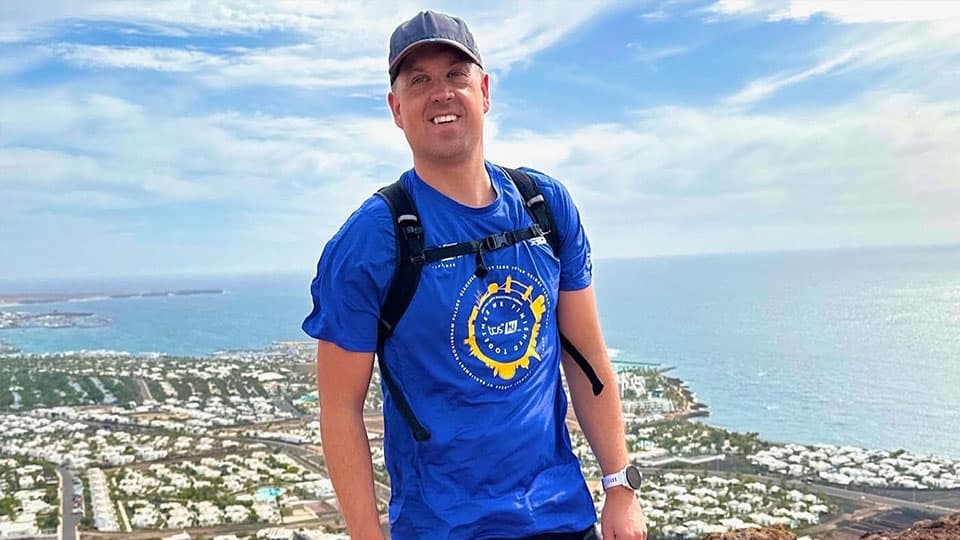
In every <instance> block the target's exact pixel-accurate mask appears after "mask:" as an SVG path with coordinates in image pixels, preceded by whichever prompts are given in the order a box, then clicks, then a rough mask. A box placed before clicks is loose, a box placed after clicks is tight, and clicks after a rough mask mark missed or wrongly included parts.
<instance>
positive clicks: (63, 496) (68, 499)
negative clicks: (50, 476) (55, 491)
mask: <svg viewBox="0 0 960 540" xmlns="http://www.w3.org/2000/svg"><path fill="white" fill-rule="evenodd" d="M57 476H59V477H60V534H59V535H58V538H59V539H60V540H76V539H77V525H79V524H80V516H78V515H75V514H74V513H73V474H71V473H70V471H69V470H67V469H64V468H63V467H57Z"/></svg>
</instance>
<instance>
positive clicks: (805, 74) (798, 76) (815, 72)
mask: <svg viewBox="0 0 960 540" xmlns="http://www.w3.org/2000/svg"><path fill="white" fill-rule="evenodd" d="M863 50H864V49H863V48H859V47H858V48H857V49H854V50H849V51H843V52H841V53H840V54H839V55H837V56H835V57H833V58H828V59H826V60H823V61H821V62H820V63H818V64H817V65H815V66H813V67H811V68H807V69H804V70H802V71H799V72H792V73H790V72H787V73H779V74H777V75H774V76H771V77H764V78H762V79H758V80H755V81H751V82H750V83H748V84H747V85H746V86H745V87H744V88H743V89H741V90H740V91H738V92H737V93H735V94H733V95H731V96H729V97H727V98H725V99H724V101H725V102H726V103H728V104H731V105H741V104H746V103H753V102H755V101H759V100H761V99H764V98H766V97H769V96H771V95H773V94H774V93H776V92H777V91H779V90H781V89H783V88H786V87H788V86H792V85H794V84H798V83H801V82H803V81H806V80H807V79H810V78H813V77H817V76H820V75H825V74H828V73H830V72H832V71H835V70H836V69H837V68H840V67H842V66H844V65H848V64H850V62H851V61H853V60H854V59H856V58H857V56H859V55H861V54H862V52H863Z"/></svg>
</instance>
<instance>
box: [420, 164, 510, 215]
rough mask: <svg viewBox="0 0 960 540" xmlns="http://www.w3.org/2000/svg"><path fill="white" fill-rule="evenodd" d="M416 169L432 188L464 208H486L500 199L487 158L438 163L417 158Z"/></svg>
mask: <svg viewBox="0 0 960 540" xmlns="http://www.w3.org/2000/svg"><path fill="white" fill-rule="evenodd" d="M413 168H414V169H415V170H416V171H417V175H418V176H419V177H420V178H421V179H422V180H423V181H424V182H426V183H427V184H428V185H429V186H430V187H432V188H433V189H435V190H437V191H439V192H440V193H443V194H444V195H446V196H447V197H449V198H451V199H453V200H455V201H457V202H458V203H460V204H462V205H464V206H470V207H472V208H482V207H484V206H487V205H489V204H490V203H492V202H493V201H494V199H496V197H497V194H496V192H495V191H494V190H493V186H492V185H491V183H490V175H489V174H487V168H486V166H485V165H484V162H483V155H482V154H479V155H478V156H477V157H475V158H471V159H468V160H464V161H458V162H449V163H437V162H434V161H428V160H423V159H421V160H418V159H416V158H414V160H413Z"/></svg>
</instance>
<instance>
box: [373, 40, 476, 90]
mask: <svg viewBox="0 0 960 540" xmlns="http://www.w3.org/2000/svg"><path fill="white" fill-rule="evenodd" d="M435 43H436V44H441V45H449V46H451V47H453V48H455V49H457V50H458V51H460V52H462V53H463V54H465V55H467V58H469V59H470V60H471V61H473V63H475V64H477V65H478V66H481V67H483V65H482V64H481V63H480V59H479V58H477V56H476V55H475V54H473V52H472V51H471V50H470V49H468V48H466V47H465V46H464V45H463V44H462V43H460V42H458V41H454V40H452V39H446V38H429V39H421V40H419V41H414V42H413V43H411V44H410V45H407V46H406V47H405V48H404V49H403V50H402V51H400V54H398V55H397V57H396V58H394V59H393V62H392V63H391V64H390V68H389V69H388V70H387V72H388V73H389V74H390V81H391V82H393V80H394V79H396V78H397V71H398V70H399V68H400V64H401V63H402V62H403V61H404V60H406V58H407V57H408V56H410V53H412V52H413V51H414V50H416V49H417V47H420V46H422V45H430V44H435Z"/></svg>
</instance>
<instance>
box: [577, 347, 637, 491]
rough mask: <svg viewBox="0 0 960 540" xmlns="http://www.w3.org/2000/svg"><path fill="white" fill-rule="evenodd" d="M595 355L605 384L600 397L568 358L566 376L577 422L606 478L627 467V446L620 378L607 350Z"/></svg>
mask: <svg viewBox="0 0 960 540" xmlns="http://www.w3.org/2000/svg"><path fill="white" fill-rule="evenodd" d="M592 352H594V355H592V356H589V355H588V356H587V357H588V358H589V359H590V363H591V365H592V366H593V367H594V370H595V371H596V372H597V376H599V377H600V379H601V380H602V381H603V384H604V390H603V392H601V393H600V395H599V396H595V395H593V389H592V387H591V385H590V381H589V380H587V378H586V376H585V375H584V374H583V372H582V371H581V370H580V368H579V367H578V366H577V365H576V364H575V363H574V362H573V360H572V359H568V358H564V372H565V373H566V376H567V385H568V386H569V387H570V398H571V400H572V401H573V410H574V412H576V414H577V422H578V423H579V424H580V429H582V430H583V434H584V436H586V438H587V442H589V443H590V448H591V449H592V450H593V455H594V456H595V457H596V458H597V462H598V463H599V464H600V470H602V471H603V474H605V475H606V474H611V473H614V472H616V471H617V470H619V469H620V468H621V467H623V466H624V465H626V464H627V459H628V457H627V443H626V436H625V434H624V426H623V411H622V408H621V407H622V406H621V404H620V396H618V395H617V382H616V374H615V373H614V371H613V369H612V367H611V366H610V361H609V359H608V358H607V354H606V350H603V351H592ZM584 353H585V354H586V351H584ZM564 356H565V357H566V353H564Z"/></svg>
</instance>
